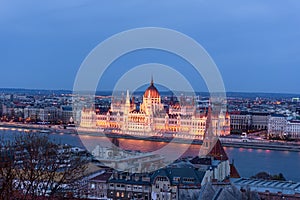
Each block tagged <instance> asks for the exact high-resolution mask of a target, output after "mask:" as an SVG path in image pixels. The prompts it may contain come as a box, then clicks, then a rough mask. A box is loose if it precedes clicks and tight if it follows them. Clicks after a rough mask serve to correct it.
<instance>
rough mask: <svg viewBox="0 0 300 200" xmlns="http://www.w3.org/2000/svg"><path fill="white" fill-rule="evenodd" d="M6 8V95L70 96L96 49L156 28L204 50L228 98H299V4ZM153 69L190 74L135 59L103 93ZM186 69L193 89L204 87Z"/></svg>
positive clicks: (155, 58)
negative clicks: (20, 91) (129, 74)
mask: <svg viewBox="0 0 300 200" xmlns="http://www.w3.org/2000/svg"><path fill="white" fill-rule="evenodd" d="M0 4H2V6H1V7H0V11H1V12H0V32H1V33H0V35H1V37H0V42H1V44H2V45H1V46H0V54H1V55H2V56H1V65H2V66H1V74H2V77H1V79H0V85H1V87H2V88H28V89H67V90H72V87H73V83H74V79H75V77H76V73H77V70H78V69H79V67H80V65H81V63H82V61H83V60H84V58H85V57H86V56H87V55H88V53H89V52H90V51H91V50H92V49H93V48H94V47H95V46H96V45H98V44H99V43H100V42H102V41H103V40H105V39H107V38H108V37H110V36H112V35H114V34H116V33H118V32H121V31H125V30H128V29H132V28H139V27H147V26H157V27H165V28H170V29H174V30H177V31H180V32H182V33H184V34H186V35H188V36H190V37H192V38H193V39H195V40H196V41H197V42H198V43H200V44H201V45H202V46H203V47H204V48H205V49H206V50H207V52H208V53H209V54H210V56H211V57H212V59H213V60H214V61H215V63H216V65H217V66H218V68H219V70H220V73H221V75H222V77H223V80H224V84H225V88H226V91H233V92H267V93H269V92H270V93H296V94H300V90H299V88H298V87H297V85H298V84H299V83H300V81H299V79H298V74H299V67H298V65H299V63H300V59H299V57H297V56H296V52H299V50H300V44H299V41H298V37H297V36H299V33H300V29H299V28H298V27H297V25H298V21H299V18H300V14H299V13H298V12H297V7H299V5H300V3H299V2H296V1H285V2H284V5H285V6H282V1H273V2H272V3H267V2H261V1H251V2H247V3H245V2H239V1H235V0H231V1H229V2H221V3H220V2H218V4H216V2H215V1H210V2H207V1H191V2H189V3H183V2H180V1H175V2H174V1H172V2H171V1H166V2H159V3H153V2H152V3H151V4H150V3H147V2H143V1H142V2H140V1H131V2H122V3H118V4H116V3H115V2H108V1H107V2H96V1H89V2H85V1H76V2H73V1H65V2H59V1H51V3H49V2H43V3H40V2H38V1H33V0H32V1H27V2H26V3H24V2H21V1H19V2H12V1H3V2H1V3H0ZM216 5H218V6H216ZM137 58H139V61H136V60H137ZM149 62H157V63H163V64H167V65H169V66H172V67H174V68H176V67H177V68H180V67H181V66H184V67H186V64H185V63H183V62H182V61H180V60H178V58H174V56H173V55H168V54H165V53H161V52H154V51H153V52H150V54H149V52H134V53H132V54H131V55H127V58H120V59H119V60H117V62H116V63H114V64H115V66H112V67H111V69H110V70H108V71H107V76H106V77H104V78H103V85H104V86H103V87H104V88H111V87H112V84H113V83H114V81H116V80H117V79H118V78H119V77H120V76H121V75H122V73H124V72H126V70H129V69H130V67H134V66H136V65H138V64H144V63H149ZM178 63H179V64H178ZM176 65H177V66H176ZM120 66H122V67H120ZM123 66H124V67H123ZM116 67H117V68H116ZM119 68H121V70H120V72H119V71H118V70H116V69H119ZM185 69H186V68H184V71H185V72H186V74H185V76H186V77H187V78H188V79H189V80H190V81H194V80H198V79H199V77H194V76H193V73H192V71H191V70H190V71H189V70H185ZM116 72H118V73H116ZM112 76H114V77H116V78H115V80H112V81H111V78H112ZM154 77H155V74H154ZM200 79H201V78H200ZM199 82H200V84H199V85H200V86H199V88H198V91H205V90H206V87H205V85H204V84H203V80H202V81H201V80H200V81H199ZM100 88H101V87H100Z"/></svg>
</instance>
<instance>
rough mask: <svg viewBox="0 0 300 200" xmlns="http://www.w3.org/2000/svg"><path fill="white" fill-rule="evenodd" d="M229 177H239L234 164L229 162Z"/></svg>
mask: <svg viewBox="0 0 300 200" xmlns="http://www.w3.org/2000/svg"><path fill="white" fill-rule="evenodd" d="M230 178H241V176H240V174H239V172H238V171H237V169H236V168H235V166H234V164H230Z"/></svg>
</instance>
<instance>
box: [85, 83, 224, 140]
mask: <svg viewBox="0 0 300 200" xmlns="http://www.w3.org/2000/svg"><path fill="white" fill-rule="evenodd" d="M137 107H138V108H139V109H137ZM206 119H207V115H206V113H200V112H197V111H196V107H195V106H193V105H173V106H170V109H169V110H168V112H167V111H166V110H165V108H164V105H163V104H162V103H161V96H160V94H159V92H158V90H157V89H156V87H155V86H154V83H153V80H152V81H151V84H150V86H149V87H148V88H147V90H146V91H145V93H144V95H143V101H142V103H141V104H140V105H139V106H136V104H135V102H134V100H132V101H130V96H129V92H128V91H127V95H126V100H125V102H124V103H122V102H121V103H120V102H112V103H111V108H110V111H109V112H107V113H104V114H96V113H95V111H94V110H92V109H85V110H83V111H82V113H81V123H80V125H81V127H85V128H97V127H100V128H109V129H116V130H119V131H120V132H123V133H126V134H136V133H139V134H145V135H162V134H163V133H168V134H171V135H172V136H173V137H187V138H189V137H190V138H192V137H193V138H200V139H202V137H203V135H204V131H205V127H206ZM218 126H219V130H220V131H219V134H220V135H228V134H230V116H229V115H228V114H227V112H226V111H223V112H221V114H220V116H219V121H218Z"/></svg>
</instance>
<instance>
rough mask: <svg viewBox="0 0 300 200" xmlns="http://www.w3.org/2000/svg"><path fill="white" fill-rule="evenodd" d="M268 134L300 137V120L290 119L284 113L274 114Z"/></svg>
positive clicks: (293, 137)
mask: <svg viewBox="0 0 300 200" xmlns="http://www.w3.org/2000/svg"><path fill="white" fill-rule="evenodd" d="M268 135H270V136H273V137H276V136H277V137H290V138H291V139H300V121H299V120H290V121H289V120H287V118H286V117H285V116H284V115H279V114H276V115H272V116H271V117H270V119H269V122H268Z"/></svg>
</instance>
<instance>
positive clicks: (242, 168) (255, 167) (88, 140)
mask: <svg viewBox="0 0 300 200" xmlns="http://www.w3.org/2000/svg"><path fill="white" fill-rule="evenodd" d="M23 131H24V130H23V129H16V130H12V129H1V130H0V137H1V138H2V140H3V139H5V140H6V139H12V138H13V137H14V135H16V134H18V133H24V132H23ZM49 138H50V139H52V140H54V141H55V142H57V143H62V144H70V145H74V146H79V147H84V146H85V147H86V148H87V149H89V150H90V149H92V148H94V147H95V145H98V144H100V145H101V146H106V147H110V146H111V143H110V142H109V141H108V139H107V138H105V137H99V136H91V135H81V136H78V135H76V134H63V133H50V134H49ZM118 143H119V146H120V148H122V149H125V150H139V151H142V152H154V151H157V150H160V149H162V148H164V147H168V148H164V151H165V152H164V153H165V154H166V155H167V156H172V155H174V154H176V153H177V152H184V153H183V154H182V156H196V155H198V153H199V149H200V145H188V144H177V143H166V142H154V141H144V140H133V139H121V138H120V139H118ZM225 150H226V152H227V155H228V157H229V158H230V160H231V161H232V160H234V164H235V166H236V167H237V169H238V171H239V173H240V175H241V176H242V177H250V176H252V175H255V174H256V173H258V172H261V171H265V172H268V173H271V174H278V173H283V174H284V176H285V177H286V179H287V180H291V181H296V182H300V152H289V151H272V150H260V149H246V148H232V147H225ZM180 155H181V154H180Z"/></svg>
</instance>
